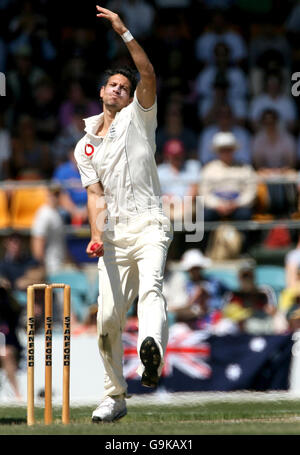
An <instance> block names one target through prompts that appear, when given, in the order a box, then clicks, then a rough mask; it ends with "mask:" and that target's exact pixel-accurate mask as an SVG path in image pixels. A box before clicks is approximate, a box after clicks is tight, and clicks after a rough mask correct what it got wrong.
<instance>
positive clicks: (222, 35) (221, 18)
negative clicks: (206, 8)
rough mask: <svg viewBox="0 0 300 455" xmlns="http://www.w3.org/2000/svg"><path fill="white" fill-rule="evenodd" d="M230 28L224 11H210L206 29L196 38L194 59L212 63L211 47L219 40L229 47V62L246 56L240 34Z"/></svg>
mask: <svg viewBox="0 0 300 455" xmlns="http://www.w3.org/2000/svg"><path fill="white" fill-rule="evenodd" d="M232 28H233V27H232V26H230V25H229V24H228V22H227V19H226V13H225V12H224V11H221V10H215V11H212V14H211V20H210V22H209V24H208V26H207V30H206V31H205V32H204V33H202V34H201V35H200V36H199V37H198V38H197V40H196V51H195V53H196V59H197V60H199V61H200V62H202V63H203V64H211V63H214V61H215V56H214V52H213V49H214V48H215V45H216V44H217V43H218V42H220V41H221V42H223V43H226V44H227V46H228V47H229V49H230V59H231V62H234V63H241V62H243V61H244V60H245V59H246V57H247V48H246V45H245V43H244V40H243V38H242V37H241V35H240V34H238V33H237V32H236V31H235V30H233V29H232Z"/></svg>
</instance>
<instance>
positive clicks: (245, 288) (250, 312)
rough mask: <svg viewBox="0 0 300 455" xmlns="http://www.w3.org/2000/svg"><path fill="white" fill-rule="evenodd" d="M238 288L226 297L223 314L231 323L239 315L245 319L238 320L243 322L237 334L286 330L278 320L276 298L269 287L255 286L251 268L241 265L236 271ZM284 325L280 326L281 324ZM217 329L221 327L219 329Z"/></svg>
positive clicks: (250, 266) (283, 324)
mask: <svg viewBox="0 0 300 455" xmlns="http://www.w3.org/2000/svg"><path fill="white" fill-rule="evenodd" d="M238 279H239V287H238V289H237V290H236V291H232V292H230V293H228V295H227V297H226V299H225V303H224V307H223V313H224V316H225V317H228V318H229V319H232V320H233V323H234V322H236V321H234V319H235V316H236V314H237V313H238V311H240V312H241V314H244V316H245V317H243V318H238V319H239V320H240V321H243V322H242V326H241V325H240V326H239V331H240V332H245V333H251V334H257V335H259V334H275V333H282V332H283V331H284V330H285V328H286V323H285V320H284V319H283V321H282V319H281V318H278V315H277V310H276V304H277V301H276V296H275V293H274V291H273V289H272V288H271V287H270V286H266V285H265V286H257V284H256V282H255V269H254V267H253V265H252V264H247V263H244V264H242V265H241V266H240V268H239V271H238ZM282 322H283V323H282ZM219 328H220V327H219Z"/></svg>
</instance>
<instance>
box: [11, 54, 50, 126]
mask: <svg viewBox="0 0 300 455" xmlns="http://www.w3.org/2000/svg"><path fill="white" fill-rule="evenodd" d="M13 57H14V67H13V68H12V69H11V70H9V71H8V72H7V79H6V82H7V92H8V94H9V96H10V99H11V106H10V126H11V127H14V125H15V123H16V122H17V120H18V116H19V115H20V114H24V113H28V108H29V107H30V106H31V105H32V103H33V91H34V87H35V85H36V84H37V83H38V82H39V81H41V80H42V79H44V78H45V77H46V73H45V71H44V70H43V69H42V68H39V67H38V66H35V65H34V64H33V58H32V49H31V48H30V47H29V46H21V47H19V48H17V49H16V51H14V56H13Z"/></svg>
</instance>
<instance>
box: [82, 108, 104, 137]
mask: <svg viewBox="0 0 300 455" xmlns="http://www.w3.org/2000/svg"><path fill="white" fill-rule="evenodd" d="M103 115H104V114H103V112H102V113H101V114H97V115H93V116H92V117H87V118H84V119H83V121H84V123H85V128H84V131H85V132H86V133H88V134H92V135H94V136H96V133H97V130H98V128H99V126H100V125H101V123H102V122H103Z"/></svg>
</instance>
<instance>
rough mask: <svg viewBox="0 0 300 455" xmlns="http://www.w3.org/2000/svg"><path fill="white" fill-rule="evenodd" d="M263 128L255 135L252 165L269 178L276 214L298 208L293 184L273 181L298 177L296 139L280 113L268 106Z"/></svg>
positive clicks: (268, 186) (271, 201)
mask: <svg viewBox="0 0 300 455" xmlns="http://www.w3.org/2000/svg"><path fill="white" fill-rule="evenodd" d="M260 124H261V129H260V131H258V132H257V133H256V134H255V135H254V138H253V164H254V167H255V169H256V171H257V173H258V175H259V176H260V177H262V178H264V179H266V185H267V188H268V194H269V209H268V211H269V212H270V213H273V214H283V213H290V212H294V211H295V210H297V194H296V188H295V185H294V184H293V183H289V180H287V182H286V183H274V182H272V180H274V178H276V177H277V178H279V179H280V178H287V179H289V178H290V177H291V178H296V141H295V139H294V137H293V136H292V135H291V134H290V133H288V132H287V131H286V130H285V129H283V128H282V127H280V125H279V118H278V113H277V111H276V110H273V109H266V110H265V111H264V112H263V113H262V115H261V118H260Z"/></svg>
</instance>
